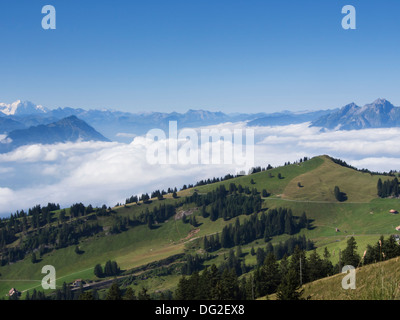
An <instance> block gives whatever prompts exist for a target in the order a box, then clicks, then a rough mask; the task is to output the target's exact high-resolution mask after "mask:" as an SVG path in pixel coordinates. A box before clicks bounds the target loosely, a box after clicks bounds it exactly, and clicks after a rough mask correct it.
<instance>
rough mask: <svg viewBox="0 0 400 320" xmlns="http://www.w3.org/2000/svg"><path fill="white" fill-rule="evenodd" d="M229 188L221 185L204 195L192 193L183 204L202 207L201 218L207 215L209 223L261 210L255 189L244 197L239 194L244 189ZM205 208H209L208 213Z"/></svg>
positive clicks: (259, 199)
mask: <svg viewBox="0 0 400 320" xmlns="http://www.w3.org/2000/svg"><path fill="white" fill-rule="evenodd" d="M233 186H235V185H233ZM231 187H232V185H231ZM231 187H230V190H226V188H225V186H224V185H221V186H219V187H218V188H217V189H215V190H213V191H211V192H208V193H207V194H205V195H200V194H198V193H197V192H194V193H193V194H192V195H191V196H189V197H186V198H185V202H186V203H195V204H196V206H198V207H203V212H202V215H203V217H204V216H205V215H207V216H209V217H210V219H211V221H215V220H217V219H219V218H223V219H224V220H229V219H231V218H234V217H237V216H239V215H242V214H246V215H249V214H252V213H254V212H258V211H260V210H261V202H262V200H261V197H260V195H259V194H258V192H257V191H256V190H255V189H254V190H255V191H254V192H253V193H251V192H250V194H249V195H246V194H242V193H241V192H240V191H242V192H244V191H245V189H244V188H240V186H239V187H236V186H235V187H234V188H231ZM207 206H209V207H210V208H209V211H210V212H209V213H208V212H207V209H206V207H207ZM204 211H205V212H204Z"/></svg>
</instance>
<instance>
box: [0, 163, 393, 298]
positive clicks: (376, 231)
mask: <svg viewBox="0 0 400 320" xmlns="http://www.w3.org/2000/svg"><path fill="white" fill-rule="evenodd" d="M278 175H280V176H281V178H280V179H279V178H278ZM379 178H382V180H386V179H389V177H383V176H378V175H371V174H369V173H362V172H359V171H356V170H353V169H350V168H347V167H343V166H340V165H338V164H336V163H334V162H333V161H332V160H331V159H330V158H329V157H327V156H320V157H315V158H312V159H310V160H308V161H305V162H301V163H297V164H291V165H286V166H283V167H279V168H274V169H271V170H267V171H262V172H258V173H255V174H252V175H247V176H241V177H237V178H233V179H229V180H225V181H222V182H218V183H214V184H208V185H203V186H198V187H195V188H191V189H186V190H182V191H180V192H178V198H177V199H173V198H172V197H171V195H167V196H165V199H164V200H155V199H153V200H152V201H150V202H149V203H139V204H129V205H126V206H119V207H115V208H113V210H112V213H111V214H109V215H106V216H97V217H94V219H95V221H96V222H97V223H99V225H101V226H102V227H103V230H104V231H103V232H101V233H99V234H97V235H95V236H92V237H87V238H84V239H82V240H81V241H80V243H79V248H80V250H81V251H82V253H81V254H77V253H75V251H74V249H75V246H70V247H67V248H62V249H58V250H53V251H52V252H50V253H46V254H44V255H43V256H42V257H41V259H40V261H39V262H37V263H35V264H33V263H32V262H31V259H30V256H29V255H28V256H27V257H25V259H24V260H22V261H18V262H16V263H13V264H9V265H5V266H2V267H0V274H1V276H0V280H1V281H0V297H4V296H5V294H6V293H7V292H8V290H9V289H10V288H11V287H17V289H18V290H20V291H24V290H28V289H29V290H32V288H34V287H37V288H38V289H40V280H41V278H42V277H43V275H42V274H41V268H42V266H44V265H48V264H49V265H53V266H54V267H55V268H56V272H57V285H58V286H61V285H62V283H63V282H64V281H65V282H67V283H68V282H72V281H74V280H75V279H78V278H82V279H87V280H96V277H95V276H94V274H93V268H94V266H95V265H96V264H97V263H101V264H103V265H104V263H105V262H106V261H107V260H115V261H117V263H118V264H119V265H120V266H121V269H123V270H130V269H132V268H136V267H139V266H142V265H145V264H148V263H150V262H154V261H158V260H161V259H165V258H167V257H169V256H173V255H175V254H178V253H198V252H202V238H203V237H204V236H206V235H211V234H217V233H220V232H221V231H222V229H223V227H224V226H226V225H227V224H230V223H234V220H233V219H231V220H228V221H224V220H223V219H221V218H220V219H218V220H216V221H214V222H213V221H211V220H210V219H209V218H203V217H202V216H201V210H200V209H201V208H197V207H196V206H195V205H194V204H193V203H192V204H185V203H184V201H183V200H184V199H185V197H186V196H188V195H191V194H193V193H194V192H197V193H198V194H206V193H207V192H210V191H212V190H215V189H216V188H217V187H218V186H220V185H225V187H226V189H228V188H229V185H230V184H231V183H234V184H236V185H239V184H240V185H242V186H243V187H249V188H250V189H252V188H256V189H257V191H258V192H261V191H262V190H263V189H266V190H267V191H268V193H270V195H269V196H268V197H265V198H263V203H262V208H263V210H265V212H266V213H267V212H268V210H269V209H273V208H280V207H284V208H288V209H292V211H293V214H294V215H295V216H300V215H301V214H302V213H303V212H306V214H307V217H308V219H310V221H311V228H309V229H308V230H307V229H302V230H301V231H300V234H304V235H305V236H306V237H307V238H309V239H312V240H313V241H314V242H315V243H316V245H317V247H318V251H319V252H322V250H323V249H324V247H327V248H328V250H329V251H330V252H331V253H332V252H335V251H336V252H337V251H338V250H339V248H341V249H343V248H344V247H345V245H346V239H347V238H348V236H350V235H355V237H356V239H357V242H358V244H359V250H360V251H361V252H362V251H363V250H364V249H365V247H366V245H367V244H368V243H375V242H376V241H377V239H378V237H379V236H380V235H385V236H386V235H389V234H393V233H396V232H397V231H396V230H395V227H396V226H398V225H400V215H393V214H390V213H389V210H390V209H396V210H399V211H400V201H399V200H398V199H380V198H378V197H377V195H376V193H377V192H376V184H377V181H378V179H379ZM390 179H393V178H390ZM299 183H300V186H299ZM335 186H339V187H340V189H341V191H342V192H345V193H346V194H347V197H348V200H347V201H345V202H338V201H337V200H336V199H335V197H334V194H333V189H334V187H335ZM77 201H79V199H77ZM179 201H180V202H182V203H183V204H182V206H180V207H179V208H178V209H177V213H178V214H179V213H181V212H187V213H190V214H191V215H194V216H196V220H197V222H198V225H197V226H196V227H193V226H191V225H190V224H188V223H183V222H182V220H175V219H174V217H172V218H170V219H169V220H168V221H167V222H164V223H159V224H158V225H156V227H155V228H153V229H149V228H148V227H147V226H146V225H139V226H135V227H132V228H128V230H127V231H123V232H121V233H118V234H110V232H109V231H110V228H111V226H112V225H113V223H114V222H115V221H116V219H117V218H127V217H131V218H132V217H135V216H138V215H140V214H141V213H143V212H145V211H146V209H148V210H149V212H151V211H152V210H153V208H154V207H157V206H159V205H160V204H161V203H162V204H175V203H177V202H179ZM66 213H67V215H68V214H69V211H68V210H67V211H66ZM59 214H60V212H59V211H56V212H55V213H54V214H53V220H54V222H52V224H53V225H54V226H56V225H57V223H58V222H57V218H58V216H59ZM247 218H248V217H247V216H245V215H242V216H239V219H240V220H241V221H244V220H245V219H247ZM288 237H289V236H288V235H285V234H284V235H280V236H277V237H274V238H273V239H272V240H271V241H272V243H277V242H279V241H282V240H285V239H286V238H288ZM19 241H20V239H18V240H17V241H15V242H14V243H12V244H10V245H9V247H12V246H16V245H17V244H18V243H19ZM265 246H266V243H265V242H264V240H263V239H261V240H257V241H254V242H252V243H249V244H246V245H244V246H243V248H242V250H243V252H244V254H245V262H246V265H249V266H251V265H255V263H256V262H255V257H254V256H251V255H250V254H249V252H250V249H251V248H252V247H253V248H255V249H257V247H265ZM224 254H225V255H226V254H227V250H224V249H220V250H219V251H217V252H216V253H215V257H214V258H212V259H211V260H209V261H206V263H205V264H208V265H210V264H212V263H216V264H219V263H221V262H222V261H224ZM331 259H332V261H333V262H334V261H335V259H337V257H336V256H335V255H332V257H331ZM178 280H179V276H178V275H177V274H174V275H165V276H164V275H160V276H155V277H152V278H151V279H150V278H147V279H143V280H142V281H138V282H135V283H134V284H131V285H132V286H134V287H135V288H136V289H138V288H140V287H141V286H143V285H145V286H146V287H147V288H148V289H149V291H155V290H164V289H173V288H174V287H175V286H176V284H177V282H178Z"/></svg>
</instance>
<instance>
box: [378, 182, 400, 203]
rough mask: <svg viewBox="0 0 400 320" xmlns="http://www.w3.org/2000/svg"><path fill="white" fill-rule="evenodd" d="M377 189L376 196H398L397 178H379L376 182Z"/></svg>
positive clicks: (399, 192) (399, 191)
mask: <svg viewBox="0 0 400 320" xmlns="http://www.w3.org/2000/svg"><path fill="white" fill-rule="evenodd" d="M377 191H378V196H379V197H381V198H387V197H398V196H399V194H400V190H399V180H398V179H397V178H394V179H393V180H386V181H385V182H382V179H379V180H378V183H377Z"/></svg>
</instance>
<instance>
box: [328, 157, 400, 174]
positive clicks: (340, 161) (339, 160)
mask: <svg viewBox="0 0 400 320" xmlns="http://www.w3.org/2000/svg"><path fill="white" fill-rule="evenodd" d="M330 159H331V160H332V161H333V162H334V163H336V164H338V165H340V166H342V167H345V168H349V169H353V170H356V171H360V172H363V173H369V174H370V175H383V176H390V177H394V176H395V174H396V173H397V171H396V170H390V171H389V172H376V171H370V170H368V169H365V168H363V169H358V168H356V167H353V166H351V165H349V164H348V163H346V161H343V160H341V159H335V158H332V157H331V158H330Z"/></svg>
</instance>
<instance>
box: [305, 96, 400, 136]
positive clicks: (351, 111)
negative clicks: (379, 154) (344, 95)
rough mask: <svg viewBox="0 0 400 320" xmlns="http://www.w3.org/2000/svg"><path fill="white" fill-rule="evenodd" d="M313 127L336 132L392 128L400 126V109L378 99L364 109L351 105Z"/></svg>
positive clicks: (325, 117) (322, 119) (324, 116)
mask: <svg viewBox="0 0 400 320" xmlns="http://www.w3.org/2000/svg"><path fill="white" fill-rule="evenodd" d="M311 126H315V127H323V128H326V129H336V130H339V129H340V130H358V129H367V128H390V127H398V126H400V107H395V106H393V105H392V104H391V103H390V102H389V101H387V100H386V99H377V100H375V101H374V102H372V103H370V104H366V105H365V106H363V107H360V106H357V105H356V104H355V103H350V104H348V105H346V106H344V107H343V108H341V109H339V110H336V111H334V112H332V113H330V114H327V115H323V116H321V117H320V118H318V119H316V120H314V121H313V122H312V123H311Z"/></svg>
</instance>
